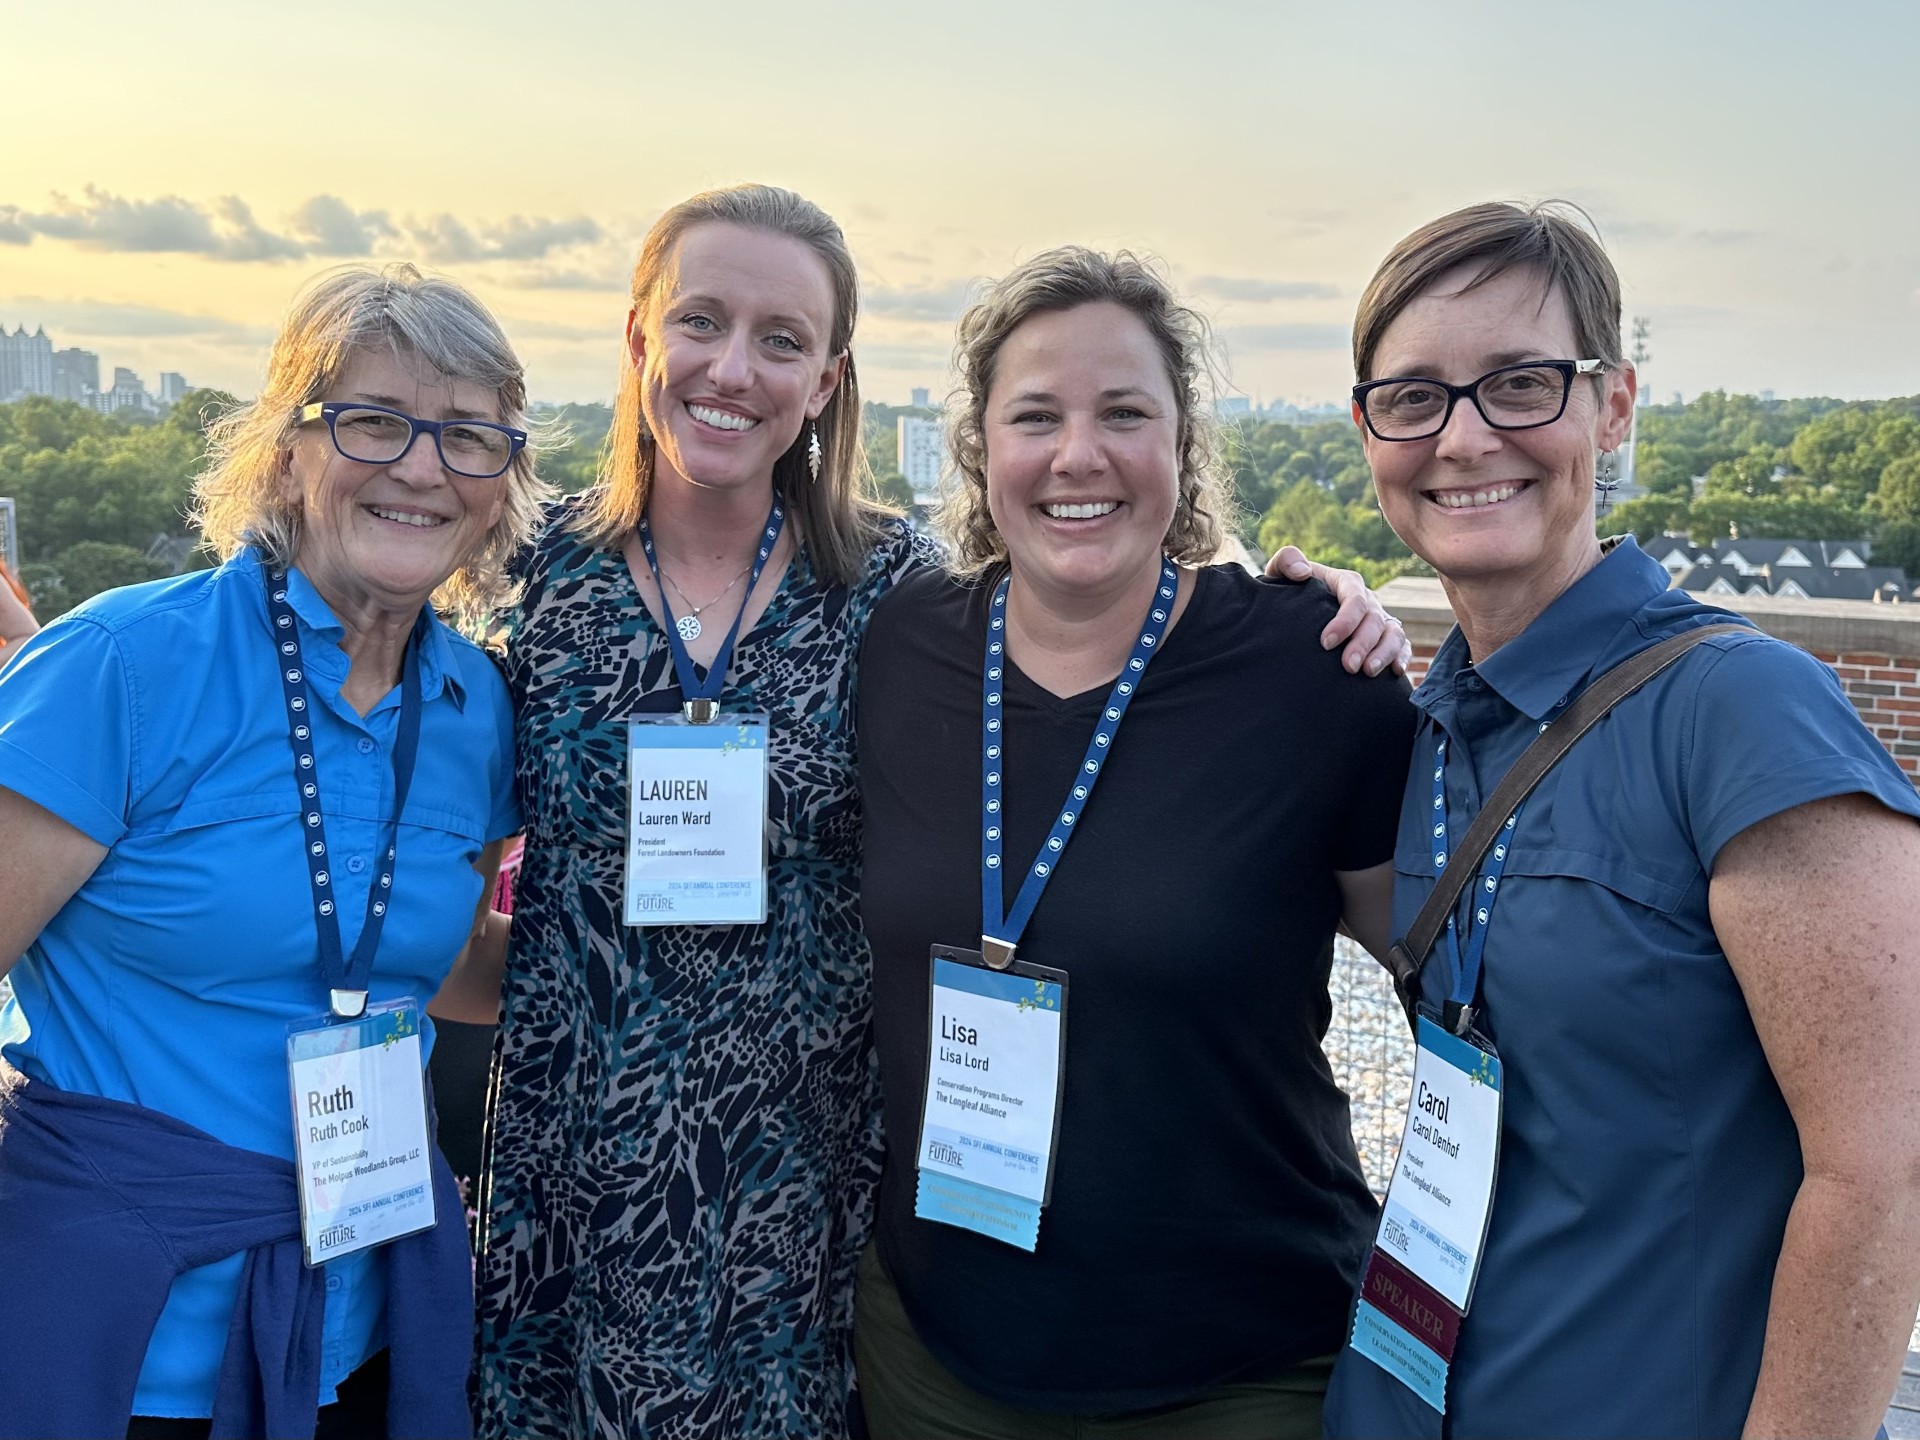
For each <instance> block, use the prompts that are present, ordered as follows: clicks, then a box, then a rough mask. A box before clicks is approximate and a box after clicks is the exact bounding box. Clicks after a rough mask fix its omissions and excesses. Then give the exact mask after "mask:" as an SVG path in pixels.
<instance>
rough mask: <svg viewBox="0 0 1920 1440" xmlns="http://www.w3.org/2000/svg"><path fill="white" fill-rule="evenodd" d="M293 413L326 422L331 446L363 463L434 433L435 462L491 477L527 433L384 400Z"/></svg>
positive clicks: (386, 459)
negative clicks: (428, 414) (423, 415)
mask: <svg viewBox="0 0 1920 1440" xmlns="http://www.w3.org/2000/svg"><path fill="white" fill-rule="evenodd" d="M295 418H296V419H297V420H298V421H299V422H300V423H301V424H302V425H307V424H311V423H312V422H313V421H315V420H324V421H326V422H327V433H328V434H329V435H330V436H332V437H333V448H334V449H336V450H338V451H339V452H340V453H341V454H342V455H344V456H345V457H346V458H347V459H349V460H358V461H359V462H360V463H361V464H363V465H391V464H393V462H394V461H396V460H398V459H399V458H400V457H401V456H402V455H405V454H406V453H407V451H408V450H410V449H412V448H413V442H414V440H415V439H416V438H417V437H418V436H419V435H421V434H422V433H423V432H424V433H425V434H428V435H431V436H433V444H434V448H435V449H436V450H438V451H439V452H440V463H441V464H442V465H444V466H446V467H447V469H449V470H451V471H452V472H453V473H454V474H456V475H464V476H466V477H467V478H468V479H470V480H491V479H493V477H494V476H496V475H503V474H505V473H506V469H507V467H508V466H509V465H511V464H513V457H514V456H516V455H518V454H519V453H520V452H521V451H522V450H524V449H526V448H527V432H526V431H524V430H516V429H515V428H514V427H513V426H511V425H495V424H494V423H493V422H492V421H490V420H422V419H420V418H419V417H418V416H414V415H409V414H407V413H406V412H405V411H404V410H389V409H388V408H387V407H386V406H384V405H347V404H342V403H341V402H339V401H335V400H316V401H314V402H313V403H312V404H311V405H302V406H301V407H300V408H299V410H297V411H296V412H295Z"/></svg>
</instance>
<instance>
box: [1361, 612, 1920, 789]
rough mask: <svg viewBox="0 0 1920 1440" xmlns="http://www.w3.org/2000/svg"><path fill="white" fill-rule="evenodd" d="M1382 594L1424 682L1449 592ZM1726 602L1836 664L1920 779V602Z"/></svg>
mask: <svg viewBox="0 0 1920 1440" xmlns="http://www.w3.org/2000/svg"><path fill="white" fill-rule="evenodd" d="M1380 597H1381V599H1382V600H1384V601H1385V602H1386V605H1387V608H1388V609H1389V610H1391V611H1393V613H1394V614H1395V615H1397V616H1399V618H1400V621H1401V623H1402V624H1404V625H1405V626H1406V627H1407V638H1408V639H1409V640H1410V641H1412V642H1413V666H1412V668H1411V670H1409V672H1408V675H1409V678H1410V679H1412V681H1413V683H1414V684H1416V685H1417V684H1419V683H1420V681H1421V679H1422V678H1423V677H1424V676H1425V675H1426V673H1427V666H1428V665H1429V664H1430V663H1432V660H1433V656H1434V652H1435V651H1437V650H1438V649H1439V648H1440V642H1441V641H1442V640H1444V639H1445V638H1446V634H1447V631H1448V630H1449V629H1451V628H1452V626H1453V612H1452V610H1451V609H1449V608H1448V606H1447V598H1446V595H1445V594H1444V593H1443V592H1442V591H1441V588H1440V582H1439V581H1437V580H1412V579H1403V580H1395V581H1394V582H1393V583H1392V584H1390V585H1388V586H1387V587H1386V588H1385V589H1383V590H1382V591H1381V592H1380ZM1716 598H1717V597H1716ZM1723 603H1724V602H1723ZM1725 608H1727V609H1730V610H1736V611H1737V612H1738V613H1740V614H1742V615H1745V616H1746V617H1747V618H1748V619H1749V620H1752V621H1753V622H1754V624H1756V625H1758V626H1759V627H1760V628H1761V629H1762V630H1764V631H1766V632H1767V633H1768V634H1769V635H1774V636H1777V637H1779V638H1780V639H1782V640H1788V641H1791V642H1792V643H1794V644H1796V645H1798V646H1800V647H1801V649H1803V650H1806V651H1808V652H1810V653H1811V654H1813V655H1815V656H1817V657H1818V658H1819V659H1821V660H1824V661H1825V662H1826V663H1827V664H1828V665H1830V666H1831V667H1832V668H1833V672H1834V674H1835V675H1837V676H1839V678H1840V685H1841V688H1842V689H1844V690H1845V691H1846V692H1847V698H1848V699H1849V700H1851V701H1853V708H1854V709H1855V710H1857V711H1859V712H1860V718H1861V719H1862V720H1863V721H1865V722H1866V725H1867V728H1868V729H1869V730H1871V731H1873V733H1874V734H1875V735H1876V736H1878V737H1879V740H1880V743H1881V744H1882V745H1885V746H1886V747H1887V751H1888V753H1889V754H1891V755H1892V756H1893V758H1894V760H1895V761H1896V762H1897V763H1898V764H1899V766H1900V768H1901V769H1902V770H1904V771H1906V772H1907V775H1908V776H1909V777H1910V778H1912V780H1913V782H1914V784H1915V785H1917V786H1920V605H1912V606H1907V605H1871V604H1867V603H1866V602H1864V601H1847V600H1807V601H1792V600H1775V599H1771V598H1764V599H1763V598H1759V597H1754V598H1751V599H1748V598H1742V599H1740V600H1738V601H1737V602H1734V603H1729V604H1725Z"/></svg>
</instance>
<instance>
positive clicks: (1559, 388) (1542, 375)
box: [1353, 360, 1607, 440]
mask: <svg viewBox="0 0 1920 1440" xmlns="http://www.w3.org/2000/svg"><path fill="white" fill-rule="evenodd" d="M1606 368H1607V362H1606V361H1604V360H1529V361H1527V362H1526V363H1525V364H1524V365H1502V366H1501V367H1500V368H1499V369H1498V370H1489V371H1488V372H1487V373H1486V374H1484V375H1482V376H1481V377H1480V378H1479V379H1478V380H1475V381H1474V382H1473V383H1472V384H1471V385H1449V384H1447V382H1446V381H1444V380H1435V379H1432V378H1430V377H1428V376H1425V375H1396V376H1393V377H1392V378H1390V379H1386V380H1369V381H1367V383H1366V384H1364V385H1356V386H1354V387H1353V403H1354V404H1356V405H1358V406H1359V407H1360V415H1361V418H1363V419H1364V420H1365V421H1366V422H1367V429H1368V430H1369V431H1371V432H1372V433H1373V436H1374V438H1375V439H1378V440H1426V439H1428V438H1430V437H1432V436H1435V435H1438V434H1439V433H1440V432H1441V431H1442V430H1444V429H1446V428H1447V422H1448V421H1449V420H1451V419H1452V418H1453V407H1454V406H1455V405H1457V404H1459V402H1460V401H1462V400H1471V401H1473V408H1474V409H1476V410H1478V411H1479V412H1480V418H1481V419H1482V420H1484V421H1486V422H1487V424H1489V425H1490V426H1492V427H1493V428H1494V429H1495V430H1532V429H1535V428H1537V427H1538V426H1541V425H1551V424H1553V422H1554V421H1556V420H1558V419H1559V418H1560V417H1561V416H1562V415H1564V414H1566V412H1567V396H1568V395H1569V394H1570V393H1571V392H1572V390H1573V377H1574V376H1576V375H1593V374H1597V373H1598V372H1599V371H1601V370H1604V369H1606Z"/></svg>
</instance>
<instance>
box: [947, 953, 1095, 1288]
mask: <svg viewBox="0 0 1920 1440" xmlns="http://www.w3.org/2000/svg"><path fill="white" fill-rule="evenodd" d="M1066 1024H1067V977H1066V975H1065V974H1064V973H1063V972H1061V971H1059V970H1048V969H1044V968H1042V967H1040V966H1038V965H1028V964H1025V963H1024V962H1021V961H1015V962H1014V963H1013V964H1012V965H1010V966H1009V967H1008V968H1007V969H1005V970H993V969H989V968H988V967H987V966H986V964H985V962H983V961H982V960H981V958H980V956H979V953H978V952H976V951H971V950H956V949H951V948H949V947H947V946H944V945H936V946H934V948H933V1004H932V1018H931V1025H930V1034H929V1037H928V1042H927V1089H926V1096H925V1099H924V1101H923V1102H922V1106H921V1112H920V1114H921V1118H920V1148H919V1152H918V1161H917V1165H918V1169H919V1188H918V1192H917V1194H916V1197H915V1200H914V1208H913V1213H914V1214H915V1215H917V1216H919V1217H920V1218H921V1219H923V1220H935V1221H938V1222H940V1223H941V1224H943V1225H958V1226H959V1227H960V1228H961V1229H963V1230H972V1231H974V1232H976V1233H977V1234H981V1235H985V1236H988V1237H989V1238H991V1239H994V1240H1004V1241H1005V1242H1006V1243H1007V1244H1009V1245H1017V1246H1019V1247H1020V1248H1021V1249H1022V1250H1032V1249H1033V1248H1034V1247H1035V1246H1036V1245H1037V1244H1038V1243H1039V1236H1040V1211H1041V1208H1042V1207H1043V1206H1045V1205H1046V1203H1047V1201H1048V1199H1049V1198H1050V1197H1051V1194H1052V1190H1053V1155H1054V1148H1055V1144H1056V1142H1057V1141H1058V1139H1059V1133H1060V1088H1061V1082H1062V1079H1063V1078H1064V1067H1065V1063H1066V1048H1065V1044H1064V1041H1065V1036H1066Z"/></svg>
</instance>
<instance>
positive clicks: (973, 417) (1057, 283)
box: [937, 245, 1233, 576]
mask: <svg viewBox="0 0 1920 1440" xmlns="http://www.w3.org/2000/svg"><path fill="white" fill-rule="evenodd" d="M1103 301H1104V302H1106V303H1109V304H1114V305H1119V306H1121V307H1122V308H1124V309H1125V310H1127V311H1128V312H1130V313H1131V314H1133V315H1136V316H1138V317H1139V318H1140V322H1141V323H1142V324H1143V325H1145V326H1146V327H1147V332H1148V333H1149V334H1150V335H1152V336H1153V340H1154V344H1155V345H1157V346H1158V347H1159V350H1160V355H1161V358H1162V360H1164V361H1165V363H1166V367H1167V379H1168V380H1169V381H1170V382H1171V384H1172V386H1173V395H1174V402H1175V405H1176V407H1177V410H1178V413H1179V422H1180V429H1179V451H1180V493H1179V497H1178V499H1177V500H1176V502H1175V504H1174V511H1173V524H1172V525H1171V526H1169V527H1168V529H1167V538H1166V551H1167V554H1169V555H1170V556H1172V557H1173V559H1174V560H1175V561H1176V562H1178V563H1180V564H1183V565H1193V564H1205V563H1206V562H1208V561H1210V560H1212V559H1213V558H1214V556H1215V555H1216V554H1217V553H1218V552H1219V550H1220V547H1221V545H1222V544H1223V543H1224V542H1225V540H1226V539H1227V536H1228V534H1229V533H1230V528H1231V517H1232V514H1233V509H1232V493H1233V492H1232V484H1231V482H1230V481H1229V479H1228V478H1227V476H1226V475H1225V474H1223V473H1222V472H1221V469H1220V445H1219V430H1218V427H1217V425H1216V424H1215V422H1214V418H1213V406H1212V403H1211V402H1212V398H1213V380H1214V367H1213V360H1212V355H1213V344H1212V332H1211V330H1210V328H1209V326H1208V325H1207V322H1206V319H1205V317H1204V316H1202V315H1201V314H1200V313H1199V312H1198V311H1197V310H1194V309H1192V308H1191V307H1189V306H1187V305H1183V304H1181V303H1180V300H1179V298H1178V297H1177V296H1175V294H1174V293H1173V288H1172V287H1171V286H1170V285H1168V284H1167V282H1166V279H1165V278H1164V277H1163V276H1162V275H1161V274H1160V271H1159V269H1158V267H1157V265H1156V264H1155V263H1154V262H1153V261H1151V260H1149V259H1146V258H1143V257H1141V256H1138V255H1135V254H1133V253H1132V252H1131V251H1128V250H1119V251H1115V252H1114V253H1113V254H1111V255H1109V254H1104V253H1102V252H1101V251H1098V250H1090V249H1088V248H1087V247H1086V246H1084V245H1062V246H1060V247H1059V248H1058V249H1054V250H1048V251H1045V252H1044V253H1042V254H1039V255H1036V256H1034V257H1033V258H1032V259H1031V260H1029V261H1027V262H1026V263H1025V264H1024V265H1021V266H1019V267H1018V268H1017V269H1015V270H1012V271H1010V272H1009V273H1008V274H1006V275H1004V276H1002V277H1001V278H1000V279H999V280H997V281H995V282H994V283H993V284H992V285H991V286H989V287H988V289H987V291H986V293H985V295H983V296H982V297H981V298H980V300H979V301H977V302H976V303H975V304H974V305H973V306H972V307H971V308H969V309H968V311H967V313H966V314H965V315H963V316H961V317H960V329H959V333H958V335H957V337H956V338H955V341H954V369H955V371H956V372H957V374H958V383H957V385H956V387H955V389H954V391H953V394H952V395H951V396H950V397H949V399H948V402H947V410H946V430H947V448H948V450H949V452H950V453H951V454H952V456H953V461H954V468H955V470H956V471H957V474H956V476H955V479H954V481H953V482H952V483H950V484H949V485H948V487H947V490H946V494H945V495H944V496H943V497H942V499H941V503H940V512H939V516H938V521H937V523H938V525H939V528H940V532H941V534H942V536H943V537H944V538H945V539H946V541H947V544H948V547H949V551H950V554H949V559H948V565H949V568H950V569H952V570H953V571H954V573H955V574H958V575H965V576H974V575H980V574H982V573H984V572H985V571H987V570H989V569H991V568H992V567H993V566H995V565H999V564H1001V563H1003V562H1005V560H1006V558H1007V546H1006V542H1005V541H1004V540H1002V539H1001V537H1000V532H999V531H998V530H997V529H996V528H995V527H994V523H993V515H992V513H991V512H990V511H989V510H988V508H987V438H986V427H985V418H984V417H985V414H986V406H987V395H988V392H989V391H991V390H992V389H993V380H994V374H995V372H996V369H997V368H998V365H999V360H1000V351H1001V349H1002V348H1003V347H1004V346H1005V345H1006V343H1007V340H1008V338H1009V337H1010V336H1011V335H1012V334H1013V332H1014V331H1016V330H1018V329H1019V328H1020V327H1021V325H1023V324H1025V323H1026V322H1027V321H1028V320H1029V319H1031V318H1032V317H1033V316H1035V315H1038V314H1041V313H1043V312H1046V311H1059V310H1074V309H1078V308H1079V307H1080V306H1082V305H1093V304H1098V303H1100V302H1103Z"/></svg>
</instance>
